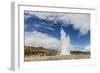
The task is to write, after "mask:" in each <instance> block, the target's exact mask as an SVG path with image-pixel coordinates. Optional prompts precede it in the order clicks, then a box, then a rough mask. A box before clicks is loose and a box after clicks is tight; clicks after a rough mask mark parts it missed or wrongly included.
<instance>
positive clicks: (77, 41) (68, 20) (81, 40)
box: [24, 11, 90, 47]
mask: <svg viewBox="0 0 100 73" xmlns="http://www.w3.org/2000/svg"><path fill="white" fill-rule="evenodd" d="M61 27H62V28H63V29H64V31H65V32H66V34H68V35H69V36H70V40H71V44H72V45H73V46H80V47H84V46H87V45H90V15H89V14H79V13H76V14H74V13H57V12H34V11H24V31H25V32H34V31H37V32H41V33H44V34H47V35H49V36H51V37H53V38H56V39H58V40H60V30H61Z"/></svg>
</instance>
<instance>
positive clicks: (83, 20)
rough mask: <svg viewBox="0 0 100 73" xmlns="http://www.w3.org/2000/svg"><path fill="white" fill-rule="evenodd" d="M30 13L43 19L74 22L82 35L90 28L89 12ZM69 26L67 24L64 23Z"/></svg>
mask: <svg viewBox="0 0 100 73" xmlns="http://www.w3.org/2000/svg"><path fill="white" fill-rule="evenodd" d="M28 13H29V14H30V15H36V16H38V17H39V18H41V19H48V20H54V21H55V22H56V21H57V20H60V21H63V22H64V23H67V24H68V23H72V24H73V28H74V29H78V30H79V31H80V33H81V35H84V34H86V33H87V32H88V31H89V30H90V15H89V14H78V13H77V14H74V13H52V12H51V13H50V12H28ZM64 26H67V25H64Z"/></svg>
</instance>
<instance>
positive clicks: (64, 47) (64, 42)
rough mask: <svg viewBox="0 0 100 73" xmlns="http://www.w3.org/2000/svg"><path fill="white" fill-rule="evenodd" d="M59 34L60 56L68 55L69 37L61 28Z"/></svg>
mask: <svg viewBox="0 0 100 73" xmlns="http://www.w3.org/2000/svg"><path fill="white" fill-rule="evenodd" d="M60 34H61V49H60V55H70V47H71V43H70V37H69V35H68V34H66V33H65V31H64V30H63V28H61V31H60Z"/></svg>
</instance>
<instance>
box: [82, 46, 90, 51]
mask: <svg viewBox="0 0 100 73" xmlns="http://www.w3.org/2000/svg"><path fill="white" fill-rule="evenodd" d="M82 51H84V52H90V46H89V45H87V46H85V47H84V49H83V50H82Z"/></svg>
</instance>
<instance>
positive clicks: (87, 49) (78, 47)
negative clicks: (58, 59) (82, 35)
mask: <svg viewBox="0 0 100 73" xmlns="http://www.w3.org/2000/svg"><path fill="white" fill-rule="evenodd" d="M71 51H83V52H90V45H85V46H82V47H81V46H79V45H75V46H73V48H71Z"/></svg>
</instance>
